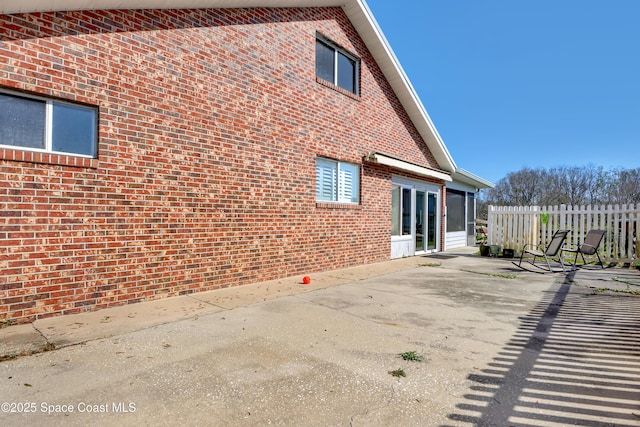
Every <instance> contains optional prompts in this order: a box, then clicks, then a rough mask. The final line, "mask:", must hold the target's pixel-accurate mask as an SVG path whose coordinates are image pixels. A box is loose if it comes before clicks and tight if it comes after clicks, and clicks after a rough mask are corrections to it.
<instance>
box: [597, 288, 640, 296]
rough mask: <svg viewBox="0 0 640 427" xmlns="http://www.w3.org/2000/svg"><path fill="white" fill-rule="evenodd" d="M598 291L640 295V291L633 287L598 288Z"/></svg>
mask: <svg viewBox="0 0 640 427" xmlns="http://www.w3.org/2000/svg"><path fill="white" fill-rule="evenodd" d="M596 291H597V292H620V293H623V294H630V295H640V291H632V290H631V289H609V288H596Z"/></svg>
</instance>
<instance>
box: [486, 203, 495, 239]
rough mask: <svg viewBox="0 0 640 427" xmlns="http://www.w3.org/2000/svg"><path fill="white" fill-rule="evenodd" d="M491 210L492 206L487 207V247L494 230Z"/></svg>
mask: <svg viewBox="0 0 640 427" xmlns="http://www.w3.org/2000/svg"><path fill="white" fill-rule="evenodd" d="M493 209H494V206H493V205H489V213H488V214H487V245H488V244H489V242H491V240H492V239H493V233H494V229H495V225H494V224H493V221H494V220H495V219H494V213H493Z"/></svg>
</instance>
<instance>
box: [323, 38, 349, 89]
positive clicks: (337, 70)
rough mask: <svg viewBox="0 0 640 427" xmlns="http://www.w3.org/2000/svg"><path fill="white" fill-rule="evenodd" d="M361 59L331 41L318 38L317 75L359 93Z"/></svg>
mask: <svg viewBox="0 0 640 427" xmlns="http://www.w3.org/2000/svg"><path fill="white" fill-rule="evenodd" d="M359 67H360V61H359V60H358V58H356V57H355V56H354V55H352V54H350V53H349V52H347V51H345V50H344V49H340V48H339V47H337V46H336V45H334V44H333V43H331V42H330V41H328V40H326V39H324V38H322V37H318V38H317V39H316V77H319V78H321V79H323V80H326V81H328V82H330V83H333V84H334V85H336V86H338V87H341V88H343V89H345V90H348V91H349V92H351V93H353V94H356V95H358V93H359V91H360V88H359V82H358V75H359Z"/></svg>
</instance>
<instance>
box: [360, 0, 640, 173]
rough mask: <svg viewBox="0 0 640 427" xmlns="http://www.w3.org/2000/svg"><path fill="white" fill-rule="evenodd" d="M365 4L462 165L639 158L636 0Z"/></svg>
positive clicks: (639, 11)
mask: <svg viewBox="0 0 640 427" xmlns="http://www.w3.org/2000/svg"><path fill="white" fill-rule="evenodd" d="M367 4H368V5H369V8H370V9H371V10H372V12H373V14H374V16H375V18H376V20H377V21H378V24H379V25H380V27H381V28H382V31H383V33H384V35H385V36H386V38H387V40H388V41H389V44H390V45H391V47H392V48H393V51H394V52H395V54H396V56H397V57H398V59H399V60H400V64H401V65H402V67H403V69H404V70H405V72H406V74H407V75H408V76H409V79H410V80H411V83H412V84H413V86H414V88H415V89H416V92H417V93H418V95H419V96H420V99H421V100H422V103H423V104H424V106H425V107H426V109H427V112H428V113H429V116H430V117H431V119H432V121H433V122H434V124H435V126H436V128H437V129H438V132H439V133H440V136H441V137H442V139H443V140H444V142H445V144H446V146H447V148H448V149H449V151H450V152H451V155H452V156H453V159H454V161H455V162H456V164H457V166H458V167H460V168H464V169H467V170H469V171H471V172H473V173H475V174H476V175H479V176H480V177H482V178H485V179H487V180H489V181H492V182H494V183H495V182H497V181H498V180H500V179H501V178H503V177H504V176H505V175H506V174H507V173H509V172H515V171H518V170H520V169H522V168H523V167H531V168H538V167H544V168H549V167H554V166H587V165H595V166H603V167H604V168H605V169H610V168H614V167H623V168H628V169H631V168H638V167H640V1H639V0H610V1H603V0H535V1H533V0H482V1H480V0H395V1H389V0H367Z"/></svg>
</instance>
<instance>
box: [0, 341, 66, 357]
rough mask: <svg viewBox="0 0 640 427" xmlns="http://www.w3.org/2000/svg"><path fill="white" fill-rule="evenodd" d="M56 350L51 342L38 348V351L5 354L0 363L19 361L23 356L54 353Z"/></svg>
mask: <svg viewBox="0 0 640 427" xmlns="http://www.w3.org/2000/svg"><path fill="white" fill-rule="evenodd" d="M55 349H56V345H55V344H53V343H50V342H47V343H44V344H42V345H41V346H40V347H39V348H37V349H36V350H24V351H22V352H20V353H9V354H5V355H3V356H0V362H5V361H7V360H14V359H17V358H18V357H22V356H31V355H32V354H39V353H44V352H47V351H52V350H55Z"/></svg>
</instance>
